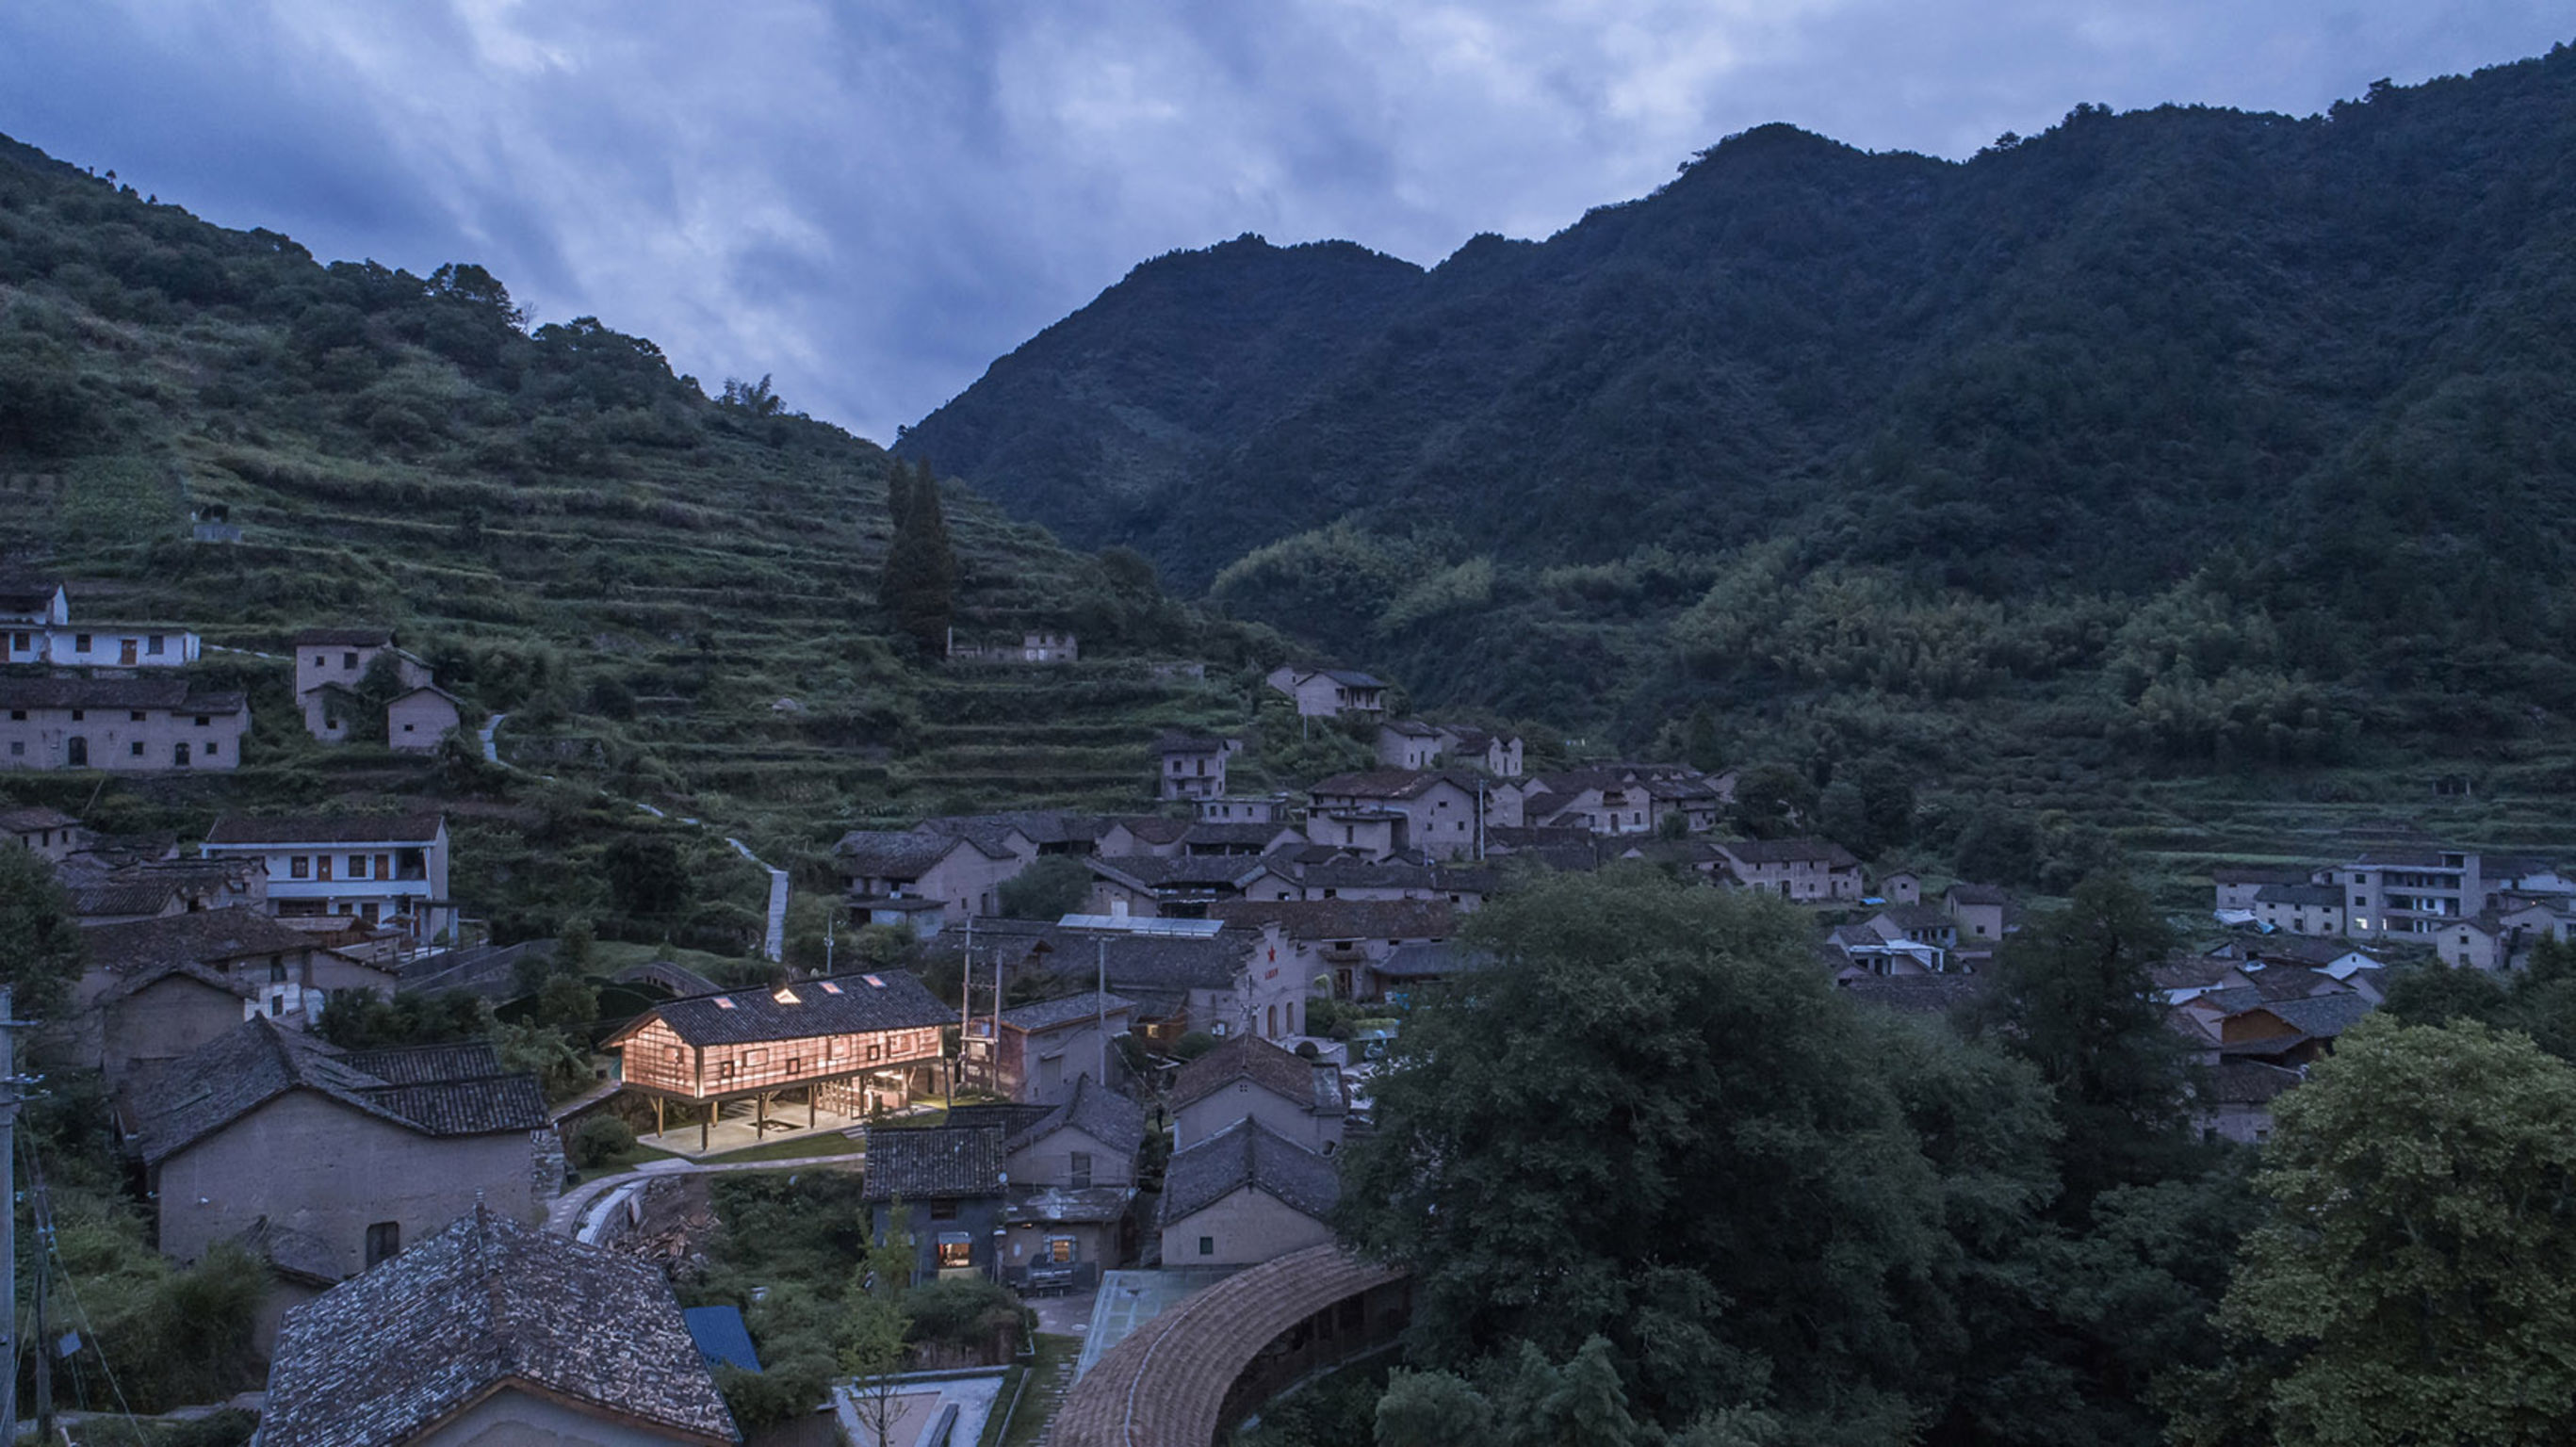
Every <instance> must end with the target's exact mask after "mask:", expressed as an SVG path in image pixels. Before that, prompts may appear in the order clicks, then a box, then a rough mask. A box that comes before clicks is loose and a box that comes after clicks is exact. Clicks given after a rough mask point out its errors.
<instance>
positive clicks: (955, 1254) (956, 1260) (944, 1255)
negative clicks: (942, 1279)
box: [939, 1231, 975, 1271]
mask: <svg viewBox="0 0 2576 1447" xmlns="http://www.w3.org/2000/svg"><path fill="white" fill-rule="evenodd" d="M974 1264H975V1238H974V1237H972V1236H969V1235H967V1234H966V1233H965V1232H963V1231H942V1232H940V1233H939V1268H940V1269H941V1270H942V1271H945V1270H948V1269H950V1268H952V1267H958V1266H972V1265H974Z"/></svg>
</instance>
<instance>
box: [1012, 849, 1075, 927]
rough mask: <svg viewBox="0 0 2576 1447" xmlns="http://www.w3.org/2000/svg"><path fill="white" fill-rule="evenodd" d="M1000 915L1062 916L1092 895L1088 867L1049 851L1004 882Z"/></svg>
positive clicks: (1067, 856) (1027, 916) (1043, 917)
mask: <svg viewBox="0 0 2576 1447" xmlns="http://www.w3.org/2000/svg"><path fill="white" fill-rule="evenodd" d="M1001 896H1002V901H1001V903H1002V914H1003V916H1004V917H1005V918H1008V919H1062V918H1063V917H1064V916H1066V915H1069V914H1077V913H1079V912H1080V911H1081V909H1082V906H1083V904H1084V902H1085V901H1087V900H1089V899H1090V898H1091V870H1090V868H1089V867H1088V866H1086V865H1085V864H1084V863H1083V862H1082V861H1081V860H1079V859H1076V858H1074V857H1073V856H1072V855H1069V854H1049V855H1047V856H1045V857H1043V858H1041V859H1039V860H1038V861H1037V862H1035V863H1033V864H1031V865H1030V866H1029V867H1028V868H1026V869H1023V870H1021V871H1020V872H1019V874H1018V876H1017V877H1016V878H1013V879H1009V880H1006V881H1004V882H1003V885H1002V888H1001Z"/></svg>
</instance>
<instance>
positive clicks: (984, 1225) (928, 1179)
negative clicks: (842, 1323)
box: [860, 1125, 1011, 1282]
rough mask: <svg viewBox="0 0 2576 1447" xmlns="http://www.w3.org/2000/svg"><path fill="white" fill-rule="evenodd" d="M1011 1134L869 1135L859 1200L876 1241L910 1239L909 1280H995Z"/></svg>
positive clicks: (973, 1129) (931, 1131)
mask: <svg viewBox="0 0 2576 1447" xmlns="http://www.w3.org/2000/svg"><path fill="white" fill-rule="evenodd" d="M1010 1134H1011V1132H1010V1131H1009V1130H1007V1129H1006V1128H1004V1127H1002V1126H999V1125H964V1126H960V1125H945V1126H933V1127H930V1128H928V1129H921V1128H911V1129H881V1128H876V1127H871V1128H870V1129H869V1130H868V1160H867V1179H866V1183H865V1185H863V1186H862V1187H861V1189H860V1199H861V1200H863V1201H865V1202H867V1204H868V1219H869V1224H870V1229H871V1231H872V1232H873V1233H874V1234H875V1237H876V1239H877V1240H878V1241H880V1242H882V1241H884V1240H885V1239H886V1236H887V1233H888V1232H889V1231H891V1230H897V1229H900V1230H901V1231H903V1232H904V1233H906V1234H908V1235H910V1236H911V1237H912V1243H913V1252H914V1257H915V1265H914V1269H913V1280H915V1281H917V1282H918V1281H928V1280H930V1279H932V1278H934V1277H939V1276H992V1275H994V1274H995V1262H994V1259H993V1243H994V1240H995V1238H996V1236H997V1235H998V1234H999V1232H1000V1229H1001V1225H1002V1209H1003V1204H1004V1202H1003V1189H1002V1187H1003V1182H1002V1176H1003V1173H1004V1171H1005V1170H1007V1169H1008V1166H1007V1162H1008V1159H1009V1152H1008V1151H1007V1150H1006V1149H1005V1148H1004V1147H1005V1144H1006V1142H1007V1140H1008V1138H1009V1136H1010ZM898 1206H900V1207H901V1211H902V1215H901V1217H900V1219H898V1217H897V1216H896V1208H897V1207H898Z"/></svg>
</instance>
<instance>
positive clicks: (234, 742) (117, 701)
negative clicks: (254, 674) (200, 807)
mask: <svg viewBox="0 0 2576 1447" xmlns="http://www.w3.org/2000/svg"><path fill="white" fill-rule="evenodd" d="M249 728H250V708H249V706H248V705H247V704H246V703H244V702H243V700H242V695H240V694H238V693H224V692H216V691H212V690H207V689H200V688H198V687H196V686H194V685H193V684H190V683H189V682H187V681H186V680H185V679H178V678H0V769H105V770H108V771H110V772H114V773H154V774H158V773H171V772H176V771H179V770H192V771H195V770H215V771H220V772H230V771H231V770H232V769H234V768H236V767H238V766H239V765H240V763H241V747H242V735H243V734H244V733H246V732H248V730H249Z"/></svg>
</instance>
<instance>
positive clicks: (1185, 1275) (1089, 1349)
mask: <svg viewBox="0 0 2576 1447" xmlns="http://www.w3.org/2000/svg"><path fill="white" fill-rule="evenodd" d="M1233 1274H1234V1273H1233V1272H1232V1271H1231V1270H1225V1271H1216V1270H1209V1269H1206V1268H1189V1267H1183V1268H1180V1269H1176V1270H1155V1271H1111V1272H1105V1273H1103V1274H1102V1276H1101V1278H1100V1290H1099V1292H1098V1294H1097V1295H1095V1296H1094V1297H1093V1298H1092V1303H1091V1326H1090V1330H1088V1331H1086V1332H1084V1333H1083V1336H1082V1359H1081V1360H1080V1361H1078V1362H1076V1363H1074V1368H1073V1375H1074V1379H1075V1380H1076V1381H1079V1380H1081V1378H1082V1374H1083V1373H1085V1372H1087V1371H1090V1370H1091V1366H1092V1363H1094V1362H1097V1361H1099V1360H1100V1354H1101V1353H1103V1352H1105V1351H1107V1350H1109V1349H1110V1348H1111V1347H1114V1346H1116V1345H1118V1344H1119V1343H1120V1342H1122V1341H1125V1340H1126V1339H1127V1334H1128V1333H1129V1332H1132V1331H1134V1330H1135V1329H1136V1328H1138V1327H1140V1326H1143V1325H1144V1324H1145V1323H1147V1322H1149V1321H1152V1320H1153V1319H1154V1318H1155V1317H1158V1316H1160V1315H1162V1314H1163V1313H1164V1312H1166V1311H1169V1310H1170V1309H1171V1308H1173V1307H1175V1306H1178V1305H1180V1304H1181V1303H1182V1302H1184V1301H1187V1300H1188V1299H1189V1298H1190V1297H1192V1296H1194V1295H1196V1294H1197V1293H1199V1292H1201V1291H1204V1290H1206V1289H1207V1288H1208V1287H1210V1286H1213V1285H1215V1284H1216V1283H1217V1282H1220V1281H1223V1280H1224V1279H1225V1278H1227V1277H1228V1276H1231V1275H1233Z"/></svg>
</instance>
